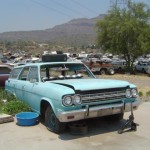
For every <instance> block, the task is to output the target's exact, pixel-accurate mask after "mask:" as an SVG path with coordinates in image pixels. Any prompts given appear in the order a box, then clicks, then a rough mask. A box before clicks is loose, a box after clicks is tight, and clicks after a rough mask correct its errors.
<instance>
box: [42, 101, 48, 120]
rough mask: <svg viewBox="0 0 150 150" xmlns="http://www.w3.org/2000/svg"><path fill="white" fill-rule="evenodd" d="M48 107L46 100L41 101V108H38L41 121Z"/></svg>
mask: <svg viewBox="0 0 150 150" xmlns="http://www.w3.org/2000/svg"><path fill="white" fill-rule="evenodd" d="M48 106H50V103H49V102H47V101H46V100H42V102H41V107H40V110H41V117H42V119H44V118H45V117H44V116H45V111H46V109H47V107H48Z"/></svg>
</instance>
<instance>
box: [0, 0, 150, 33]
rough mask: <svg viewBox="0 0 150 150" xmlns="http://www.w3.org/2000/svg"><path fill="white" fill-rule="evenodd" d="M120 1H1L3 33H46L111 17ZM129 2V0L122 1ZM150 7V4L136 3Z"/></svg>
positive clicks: (146, 0) (147, 2) (147, 1)
mask: <svg viewBox="0 0 150 150" xmlns="http://www.w3.org/2000/svg"><path fill="white" fill-rule="evenodd" d="M113 1H116V0H0V33H3V32H9V31H31V30H44V29H48V28H52V27H54V26H56V25H60V24H63V23H66V22H68V21H70V20H72V19H77V18H93V17H97V16H98V15H99V14H104V13H107V11H108V10H109V9H110V7H111V4H112V2H113ZM118 1H125V0H118ZM132 1H134V2H144V3H146V4H147V5H149V6H150V0H132Z"/></svg>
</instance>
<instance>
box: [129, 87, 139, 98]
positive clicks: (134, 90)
mask: <svg viewBox="0 0 150 150" xmlns="http://www.w3.org/2000/svg"><path fill="white" fill-rule="evenodd" d="M131 93H132V96H133V97H137V95H138V92H137V89H132V90H131Z"/></svg>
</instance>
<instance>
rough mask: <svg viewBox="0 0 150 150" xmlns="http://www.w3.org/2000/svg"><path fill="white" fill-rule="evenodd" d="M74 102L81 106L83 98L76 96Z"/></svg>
mask: <svg viewBox="0 0 150 150" xmlns="http://www.w3.org/2000/svg"><path fill="white" fill-rule="evenodd" d="M73 102H74V104H75V105H79V104H81V103H82V99H81V96H80V95H74V97H73Z"/></svg>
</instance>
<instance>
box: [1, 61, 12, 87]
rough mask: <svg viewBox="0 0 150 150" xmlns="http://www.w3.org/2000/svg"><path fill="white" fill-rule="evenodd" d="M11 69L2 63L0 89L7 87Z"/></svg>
mask: <svg viewBox="0 0 150 150" xmlns="http://www.w3.org/2000/svg"><path fill="white" fill-rule="evenodd" d="M11 69H12V68H11V67H10V66H9V65H6V64H3V63H0V87H2V88H4V87H5V81H6V80H7V79H8V77H9V74H10V72H11Z"/></svg>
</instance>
